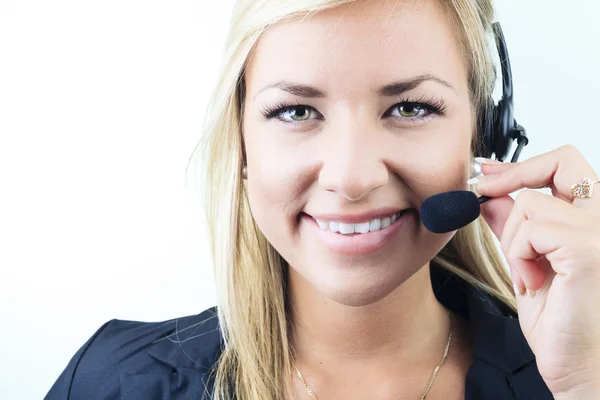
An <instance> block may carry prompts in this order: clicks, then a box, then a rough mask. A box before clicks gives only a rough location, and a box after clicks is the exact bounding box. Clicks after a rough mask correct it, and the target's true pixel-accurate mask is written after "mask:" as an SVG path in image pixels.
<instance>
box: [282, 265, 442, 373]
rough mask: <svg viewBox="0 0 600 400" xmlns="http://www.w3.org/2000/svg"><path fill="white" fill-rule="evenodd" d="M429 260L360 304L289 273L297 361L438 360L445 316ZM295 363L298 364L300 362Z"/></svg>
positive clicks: (379, 363)
mask: <svg viewBox="0 0 600 400" xmlns="http://www.w3.org/2000/svg"><path fill="white" fill-rule="evenodd" d="M429 274H430V271H429V263H427V264H426V265H425V266H424V267H423V268H421V269H420V270H419V271H417V272H416V273H415V274H413V275H412V276H411V277H410V278H409V279H408V280H407V281H405V282H404V283H403V284H402V285H401V286H399V287H398V288H396V289H395V290H394V291H393V292H392V293H390V294H389V295H388V296H386V297H385V298H384V299H382V300H379V301H378V302H376V303H373V304H369V305H366V306H360V307H350V306H345V305H341V304H338V303H335V302H333V301H331V300H329V299H328V298H327V297H326V296H325V295H324V294H322V293H320V292H318V291H316V290H315V289H314V287H313V286H312V285H311V284H310V283H309V282H307V281H306V280H304V279H303V278H302V277H301V276H300V275H298V274H297V273H295V271H294V269H293V268H290V272H289V283H288V287H289V295H290V301H291V304H292V305H293V307H292V309H293V313H292V327H293V343H294V350H295V357H296V360H297V362H298V364H300V365H306V366H310V368H314V367H315V366H318V365H322V366H323V367H324V368H325V366H327V365H337V366H340V364H345V365H348V366H349V367H350V366H351V365H352V364H355V365H357V366H359V365H360V366H361V367H362V368H364V366H365V365H369V367H370V368H373V369H378V366H380V367H381V368H389V367H390V366H391V365H394V366H396V365H403V366H404V367H406V366H407V365H411V363H414V362H416V361H418V360H429V363H430V362H431V361H430V360H432V359H433V360H439V359H440V357H441V355H442V350H443V349H444V347H445V345H446V341H447V339H448V333H449V329H450V316H449V315H448V312H447V310H446V309H445V308H444V307H443V306H442V305H441V304H440V303H439V302H438V300H437V299H436V298H435V295H434V293H433V289H432V287H431V280H430V275H429ZM299 368H300V367H299Z"/></svg>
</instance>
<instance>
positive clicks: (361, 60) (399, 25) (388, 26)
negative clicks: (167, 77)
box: [246, 0, 466, 93]
mask: <svg viewBox="0 0 600 400" xmlns="http://www.w3.org/2000/svg"><path fill="white" fill-rule="evenodd" d="M462 60H463V58H462V56H461V50H460V47H459V42H458V40H457V36H456V34H455V31H454V30H453V28H452V26H451V24H450V19H449V18H448V16H447V15H445V14H444V10H443V9H442V8H440V6H439V5H438V4H437V0H393V1H391V0H390V1H388V0H381V1H380V0H378V1H373V0H371V1H366V0H365V1H357V2H353V3H350V4H348V5H343V6H339V7H336V8H334V9H330V10H325V11H320V12H318V13H316V14H313V15H311V16H310V17H306V18H303V19H299V20H296V21H292V22H284V23H280V24H277V25H274V26H272V27H270V28H269V29H268V30H267V31H266V32H265V33H264V34H263V36H262V37H261V39H260V40H259V42H258V43H257V46H256V47H255V49H254V51H253V54H252V57H251V58H250V60H249V63H248V68H247V71H246V78H247V82H246V83H247V85H248V89H249V92H250V93H252V92H253V91H257V90H259V89H260V87H259V86H263V85H265V84H268V83H270V82H273V81H278V80H294V81H298V82H300V83H311V84H315V85H319V86H320V87H323V88H331V89H333V88H343V90H345V91H349V90H353V89H352V88H357V87H359V86H360V87H361V88H364V87H365V86H368V87H370V88H371V89H373V90H375V87H378V86H380V85H381V84H382V83H384V82H385V83H387V81H393V80H397V79H399V78H409V77H412V76H416V75H421V74H424V73H430V74H434V75H436V76H438V77H441V78H442V79H444V80H447V81H449V82H451V83H452V84H453V85H454V86H455V87H457V88H461V87H462V86H464V88H462V89H460V90H463V89H465V90H466V72H465V66H464V63H463V61H462Z"/></svg>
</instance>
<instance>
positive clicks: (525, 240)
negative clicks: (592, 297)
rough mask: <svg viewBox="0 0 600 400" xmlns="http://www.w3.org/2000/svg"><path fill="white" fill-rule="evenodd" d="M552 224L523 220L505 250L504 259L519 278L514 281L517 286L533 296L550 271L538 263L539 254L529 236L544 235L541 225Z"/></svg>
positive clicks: (542, 284)
mask: <svg viewBox="0 0 600 400" xmlns="http://www.w3.org/2000/svg"><path fill="white" fill-rule="evenodd" d="M548 225H554V223H550V222H544V221H531V220H527V221H523V223H521V224H520V225H519V229H518V230H517V232H515V233H516V234H515V237H514V239H515V240H513V241H512V242H511V243H510V244H509V247H508V249H507V251H506V252H505V256H506V261H507V262H508V265H510V268H511V270H514V271H515V274H518V276H519V278H520V279H521V281H520V282H518V283H517V282H515V283H516V284H517V285H518V286H519V287H523V288H525V289H526V290H527V292H528V293H529V294H530V297H532V296H533V294H534V293H535V292H537V291H538V290H540V289H541V288H542V287H543V286H544V282H545V281H546V275H547V274H548V272H550V271H546V270H545V269H544V268H542V267H541V265H540V264H539V263H538V261H537V259H538V258H539V257H540V256H541V254H540V253H538V252H537V251H536V250H535V249H534V247H533V245H532V243H531V238H532V237H535V236H536V235H540V234H541V235H544V232H543V231H542V228H543V227H547V226H548ZM546 265H548V264H546Z"/></svg>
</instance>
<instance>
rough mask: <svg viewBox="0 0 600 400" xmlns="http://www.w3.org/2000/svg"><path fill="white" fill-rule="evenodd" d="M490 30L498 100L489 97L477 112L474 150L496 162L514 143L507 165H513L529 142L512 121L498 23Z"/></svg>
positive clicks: (508, 77) (506, 62)
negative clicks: (495, 51)
mask: <svg viewBox="0 0 600 400" xmlns="http://www.w3.org/2000/svg"><path fill="white" fill-rule="evenodd" d="M492 28H493V30H494V37H495V41H496V47H497V49H498V53H499V55H500V65H501V68H502V98H501V99H500V100H499V101H498V104H495V103H494V100H493V99H492V97H491V96H490V98H489V100H488V102H487V104H486V105H484V110H482V112H481V113H480V119H479V124H478V128H479V131H478V134H480V135H482V141H481V146H480V148H479V149H477V153H478V154H477V156H480V157H485V158H491V157H492V154H495V155H496V159H497V160H499V161H504V160H505V158H506V157H507V156H508V154H509V153H510V150H511V147H512V143H513V141H514V140H516V141H517V149H516V150H515V152H514V154H513V156H512V159H511V162H517V160H518V159H519V155H520V154H521V150H522V149H523V147H525V146H527V144H528V143H529V139H527V133H526V131H525V128H523V127H522V126H521V125H519V124H518V123H517V121H516V120H515V118H514V103H513V82H512V70H511V68H510V59H509V57H508V49H507V46H506V40H505V38H504V34H503V32H502V28H501V27H500V23H499V22H495V23H494V24H493V25H492Z"/></svg>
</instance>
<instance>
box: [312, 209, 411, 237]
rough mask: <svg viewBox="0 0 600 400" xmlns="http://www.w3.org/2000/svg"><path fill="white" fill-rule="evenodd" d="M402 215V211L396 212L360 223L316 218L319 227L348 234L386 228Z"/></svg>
mask: <svg viewBox="0 0 600 400" xmlns="http://www.w3.org/2000/svg"><path fill="white" fill-rule="evenodd" d="M399 217H400V213H397V214H394V215H392V216H391V217H385V218H381V219H379V218H377V219H373V220H371V221H368V222H361V223H359V224H347V223H343V222H335V221H330V222H327V221H320V220H318V219H315V220H316V221H317V224H319V227H320V228H321V229H324V230H330V231H331V232H339V233H341V234H343V235H348V234H351V233H368V232H375V231H378V230H380V229H385V228H387V227H388V226H390V225H391V224H393V223H394V222H396V220H397V219H398V218H399Z"/></svg>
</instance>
